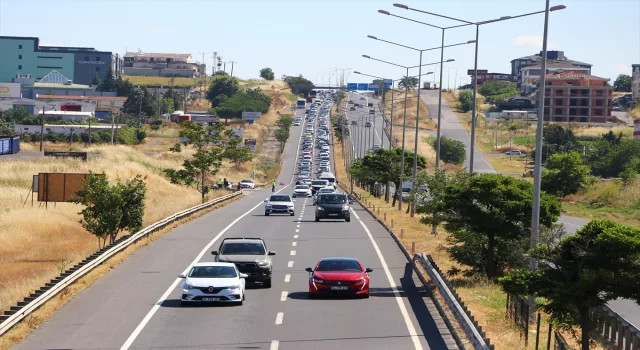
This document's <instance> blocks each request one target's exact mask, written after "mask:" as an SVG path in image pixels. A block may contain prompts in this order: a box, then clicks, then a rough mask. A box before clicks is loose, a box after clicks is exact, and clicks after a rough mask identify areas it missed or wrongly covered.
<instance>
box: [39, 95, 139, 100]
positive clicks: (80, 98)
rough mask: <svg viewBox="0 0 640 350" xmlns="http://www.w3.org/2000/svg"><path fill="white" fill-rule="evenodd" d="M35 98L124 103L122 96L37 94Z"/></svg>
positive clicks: (124, 98)
mask: <svg viewBox="0 0 640 350" xmlns="http://www.w3.org/2000/svg"><path fill="white" fill-rule="evenodd" d="M36 98H42V99H47V100H81V101H126V100H127V98H126V97H123V96H73V95H51V94H37V95H36Z"/></svg>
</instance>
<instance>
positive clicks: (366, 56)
mask: <svg viewBox="0 0 640 350" xmlns="http://www.w3.org/2000/svg"><path fill="white" fill-rule="evenodd" d="M362 57H364V58H371V57H369V55H362Z"/></svg>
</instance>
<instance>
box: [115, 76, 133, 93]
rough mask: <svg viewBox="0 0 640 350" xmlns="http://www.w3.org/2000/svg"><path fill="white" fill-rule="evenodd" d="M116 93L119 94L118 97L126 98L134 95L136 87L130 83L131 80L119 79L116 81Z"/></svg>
mask: <svg viewBox="0 0 640 350" xmlns="http://www.w3.org/2000/svg"><path fill="white" fill-rule="evenodd" d="M115 84H116V89H115V91H116V93H117V94H118V96H121V97H124V96H127V97H128V96H129V95H131V93H133V91H134V87H133V84H132V83H131V82H130V81H129V79H126V80H124V79H122V77H118V78H117V79H116V83H115Z"/></svg>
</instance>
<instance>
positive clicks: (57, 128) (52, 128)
mask: <svg viewBox="0 0 640 350" xmlns="http://www.w3.org/2000/svg"><path fill="white" fill-rule="evenodd" d="M120 127H121V126H115V125H114V126H113V129H114V130H115V129H119V128H120ZM13 128H14V130H15V131H16V134H18V135H20V134H23V133H30V134H34V133H40V130H41V126H40V125H14V127H13ZM111 129H112V126H111V125H104V124H101V125H91V132H100V131H111ZM88 130H89V125H50V124H45V125H44V129H43V134H48V133H54V134H66V135H70V134H82V133H85V132H86V133H88V132H89V131H88Z"/></svg>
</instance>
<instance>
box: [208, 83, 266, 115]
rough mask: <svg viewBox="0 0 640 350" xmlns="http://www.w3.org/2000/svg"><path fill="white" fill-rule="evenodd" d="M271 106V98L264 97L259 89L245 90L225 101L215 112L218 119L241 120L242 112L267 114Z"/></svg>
mask: <svg viewBox="0 0 640 350" xmlns="http://www.w3.org/2000/svg"><path fill="white" fill-rule="evenodd" d="M270 105H271V97H269V96H267V95H265V94H264V93H263V92H262V91H261V90H260V89H257V88H256V89H247V90H246V91H242V92H238V93H236V94H235V95H233V96H231V97H229V98H227V99H225V100H224V101H223V102H222V103H221V104H220V105H219V106H218V107H217V108H215V112H216V114H217V115H218V116H219V117H222V118H225V119H228V118H241V117H242V112H260V113H267V112H268V111H269V106H270Z"/></svg>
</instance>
